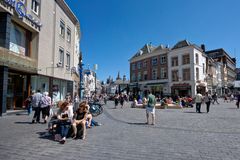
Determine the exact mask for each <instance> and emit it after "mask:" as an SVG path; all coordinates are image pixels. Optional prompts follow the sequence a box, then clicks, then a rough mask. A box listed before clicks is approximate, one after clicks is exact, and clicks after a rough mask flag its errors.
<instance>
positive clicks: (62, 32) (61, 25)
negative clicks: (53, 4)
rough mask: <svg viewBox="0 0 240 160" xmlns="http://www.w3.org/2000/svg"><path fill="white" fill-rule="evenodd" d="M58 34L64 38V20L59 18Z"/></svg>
mask: <svg viewBox="0 0 240 160" xmlns="http://www.w3.org/2000/svg"><path fill="white" fill-rule="evenodd" d="M59 27H60V28H59V29H60V30H59V35H60V36H61V37H62V38H63V39H64V38H65V28H66V27H65V22H64V21H63V20H62V19H61V20H60V25H59Z"/></svg>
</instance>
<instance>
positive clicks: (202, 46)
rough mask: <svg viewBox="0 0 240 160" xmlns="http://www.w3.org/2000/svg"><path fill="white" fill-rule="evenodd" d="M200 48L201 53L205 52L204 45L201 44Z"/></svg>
mask: <svg viewBox="0 0 240 160" xmlns="http://www.w3.org/2000/svg"><path fill="white" fill-rule="evenodd" d="M201 48H202V50H203V52H205V45H204V44H201Z"/></svg>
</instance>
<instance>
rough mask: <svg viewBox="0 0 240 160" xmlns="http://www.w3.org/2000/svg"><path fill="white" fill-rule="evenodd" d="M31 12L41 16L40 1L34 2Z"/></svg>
mask: <svg viewBox="0 0 240 160" xmlns="http://www.w3.org/2000/svg"><path fill="white" fill-rule="evenodd" d="M31 10H32V12H33V13H35V14H36V15H38V16H39V14H40V1H37V0H32V3H31Z"/></svg>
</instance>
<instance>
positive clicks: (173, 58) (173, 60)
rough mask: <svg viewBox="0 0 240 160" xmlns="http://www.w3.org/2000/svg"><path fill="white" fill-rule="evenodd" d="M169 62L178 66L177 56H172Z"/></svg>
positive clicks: (173, 65)
mask: <svg viewBox="0 0 240 160" xmlns="http://www.w3.org/2000/svg"><path fill="white" fill-rule="evenodd" d="M171 62H172V67H176V66H178V56H176V57H172V59H171Z"/></svg>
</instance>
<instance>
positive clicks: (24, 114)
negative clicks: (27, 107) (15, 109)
mask: <svg viewBox="0 0 240 160" xmlns="http://www.w3.org/2000/svg"><path fill="white" fill-rule="evenodd" d="M26 115H28V113H16V116H26Z"/></svg>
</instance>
